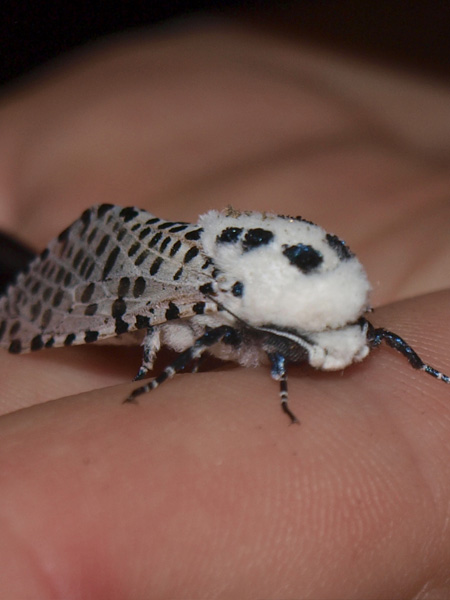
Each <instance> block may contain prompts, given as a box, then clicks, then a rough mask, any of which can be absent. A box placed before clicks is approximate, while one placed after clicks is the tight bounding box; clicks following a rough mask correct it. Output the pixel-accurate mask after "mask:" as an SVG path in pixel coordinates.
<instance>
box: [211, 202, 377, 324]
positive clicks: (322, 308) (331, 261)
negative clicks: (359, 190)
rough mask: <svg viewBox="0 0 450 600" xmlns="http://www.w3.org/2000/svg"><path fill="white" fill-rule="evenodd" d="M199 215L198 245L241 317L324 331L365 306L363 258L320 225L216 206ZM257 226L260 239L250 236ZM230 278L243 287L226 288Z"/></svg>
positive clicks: (356, 314)
mask: <svg viewBox="0 0 450 600" xmlns="http://www.w3.org/2000/svg"><path fill="white" fill-rule="evenodd" d="M200 223H201V225H202V226H203V228H204V233H203V234H202V240H201V241H202V244H203V249H204V251H205V253H206V254H207V255H208V256H211V258H212V259H213V260H214V263H215V265H216V266H217V268H218V269H220V270H221V272H222V274H221V275H220V276H219V277H218V278H217V283H218V288H219V290H221V291H222V294H221V295H220V292H219V296H220V298H219V299H220V300H221V301H222V302H223V303H224V305H225V306H226V307H227V308H229V309H230V310H232V311H233V312H234V313H235V314H236V315H237V316H239V317H240V318H241V319H243V320H244V321H246V322H248V323H250V324H252V325H255V326H258V325H262V324H263V323H267V322H270V323H274V324H276V325H278V326H280V327H294V328H296V329H297V330H300V331H305V332H308V331H323V330H325V329H336V328H340V327H343V326H345V325H346V324H347V323H352V322H355V321H356V320H357V319H358V317H359V316H361V315H362V314H363V313H364V312H365V311H366V310H367V308H368V304H369V291H370V284H369V282H368V280H367V276H366V273H365V271H364V269H363V267H362V265H361V263H360V262H359V261H358V259H357V258H356V257H355V256H354V255H353V254H352V253H351V252H350V251H349V249H348V248H347V247H346V246H345V245H344V243H343V242H342V241H341V240H339V239H338V238H336V237H335V236H330V235H329V234H327V233H326V231H325V230H324V229H322V228H321V227H319V226H317V225H314V224H312V223H309V222H307V221H302V220H301V221H300V220H296V219H290V218H281V217H278V216H274V215H261V214H259V213H256V214H255V213H253V214H252V215H249V216H246V215H240V216H239V217H226V218H224V215H223V214H222V213H217V212H215V211H211V212H209V213H207V214H206V215H203V216H202V217H201V219H200ZM239 230H240V231H239ZM236 231H238V233H237V234H236ZM255 231H257V232H260V233H259V239H258V234H253V237H251V236H250V239H249V236H248V234H249V232H255ZM224 232H225V233H224ZM258 241H259V242H260V243H258ZM296 249H299V250H298V253H297V255H296V254H295V252H296ZM302 252H303V256H302V255H301V253H302ZM235 282H240V283H241V284H242V290H241V291H242V293H241V295H238V296H236V295H234V294H232V293H231V294H230V289H232V286H233V285H234V283H235Z"/></svg>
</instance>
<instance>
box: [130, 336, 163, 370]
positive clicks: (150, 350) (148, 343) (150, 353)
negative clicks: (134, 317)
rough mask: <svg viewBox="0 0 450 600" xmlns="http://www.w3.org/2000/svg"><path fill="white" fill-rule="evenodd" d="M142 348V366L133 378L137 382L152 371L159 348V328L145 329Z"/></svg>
mask: <svg viewBox="0 0 450 600" xmlns="http://www.w3.org/2000/svg"><path fill="white" fill-rule="evenodd" d="M142 347H143V354H142V364H141V366H140V367H139V371H138V372H137V374H136V376H135V377H134V378H133V381H137V380H139V379H142V378H143V377H145V376H146V375H147V373H148V372H149V371H150V369H152V367H153V363H154V361H155V358H156V355H157V354H158V351H159V349H160V347H161V338H160V331H159V328H157V327H149V328H148V329H147V334H146V336H145V338H144V343H143V344H142Z"/></svg>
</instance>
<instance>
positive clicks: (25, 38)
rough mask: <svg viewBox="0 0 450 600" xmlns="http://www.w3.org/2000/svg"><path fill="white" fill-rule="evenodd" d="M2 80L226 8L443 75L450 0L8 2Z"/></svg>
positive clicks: (278, 30) (232, 14)
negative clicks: (136, 32)
mask: <svg viewBox="0 0 450 600" xmlns="http://www.w3.org/2000/svg"><path fill="white" fill-rule="evenodd" d="M0 4H1V6H0V84H2V83H6V82H9V81H14V80H15V79H17V78H18V77H20V76H21V75H23V74H25V73H27V72H29V71H30V70H32V69H33V68H34V67H36V66H38V65H41V64H45V62H46V61H48V60H50V59H52V58H54V57H57V56H59V55H61V54H63V53H64V52H67V51H68V50H70V49H72V48H75V47H77V46H80V45H83V44H85V43H86V42H88V41H91V40H95V39H96V38H98V37H101V36H104V35H107V34H111V33H116V32H120V31H126V30H130V29H131V30H132V29H133V28H142V27H158V26H161V25H162V24H164V23H166V22H170V20H171V19H177V20H184V19H187V18H189V17H190V16H193V15H195V14H199V13H200V14H201V13H207V14H221V15H226V16H227V17H229V18H231V19H233V20H235V21H237V22H239V23H242V24H250V25H251V26H253V27H254V28H260V29H265V30H269V31H271V32H272V33H274V34H276V35H283V36H285V37H290V38H293V39H303V40H313V41H315V42H319V43H321V44H323V45H325V46H328V47H331V48H340V49H343V50H345V51H350V52H352V53H354V54H358V55H360V56H362V57H371V58H375V59H376V60H379V61H382V62H387V63H391V64H398V65H401V66H405V67H407V68H409V69H410V70H415V71H420V72H425V73H427V74H429V75H431V76H438V77H440V78H442V77H446V76H447V75H448V67H449V61H448V57H449V41H448V40H449V38H450V2H449V1H448V0H442V1H441V2H439V1H437V0H431V1H429V2H427V1H426V0H420V1H414V0H409V1H406V0H397V1H396V0H391V1H388V0H378V1H373V0H371V1H365V0H359V1H358V0H336V1H332V0H305V1H300V0H297V1H290V2H275V1H269V0H260V1H257V0H253V1H243V0H240V1H239V0H235V1H233V0H229V1H227V2H225V1H218V0H216V1H214V0H213V1H206V0H192V1H190V2H189V1H182V0H169V1H153V2H152V1H148V2H143V1H132V0H130V1H129V2H123V3H119V4H113V3H106V2H98V1H96V0H91V1H90V2H87V1H86V0H79V1H78V2H70V1H69V2H64V1H59V2H58V1H45V0H42V1H39V0H2V2H1V3H0Z"/></svg>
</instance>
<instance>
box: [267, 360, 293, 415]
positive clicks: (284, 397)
mask: <svg viewBox="0 0 450 600" xmlns="http://www.w3.org/2000/svg"><path fill="white" fill-rule="evenodd" d="M268 357H269V360H270V364H271V366H272V369H271V372H270V374H271V376H272V378H273V379H275V381H279V382H280V401H281V408H282V410H283V411H284V412H285V413H286V414H287V415H288V417H289V418H290V419H291V423H300V421H299V420H298V419H297V417H296V416H295V415H294V413H293V412H292V411H291V409H290V408H289V405H288V387H287V373H286V359H285V358H284V356H283V355H282V354H279V353H278V352H274V353H269V354H268Z"/></svg>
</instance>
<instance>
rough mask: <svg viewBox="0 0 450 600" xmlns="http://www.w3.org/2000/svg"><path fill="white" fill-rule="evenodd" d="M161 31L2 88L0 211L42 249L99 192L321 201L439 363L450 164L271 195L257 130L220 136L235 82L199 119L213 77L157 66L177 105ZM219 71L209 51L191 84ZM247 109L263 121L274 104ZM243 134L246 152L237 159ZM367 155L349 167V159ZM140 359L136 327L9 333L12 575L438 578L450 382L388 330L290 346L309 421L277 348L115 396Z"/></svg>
mask: <svg viewBox="0 0 450 600" xmlns="http://www.w3.org/2000/svg"><path fill="white" fill-rule="evenodd" d="M185 43H186V42H185V40H184V39H183V37H182V36H181V38H180V39H178V40H177V39H176V38H175V41H172V45H171V51H172V52H175V51H177V50H179V51H180V52H181V54H182V55H183V56H186V54H189V52H187V51H186V52H184V54H183V48H184V46H183V45H184V44H185ZM152 44H153V46H152ZM177 44H178V46H177ZM161 45H162V46H163V47H162V50H161ZM155 49H156V50H155ZM155 52H156V54H157V53H158V52H161V53H162V54H161V55H162V56H163V57H164V56H166V55H165V54H164V52H165V50H164V44H162V42H160V41H153V42H152V43H148V42H147V43H143V42H138V41H137V42H136V45H135V46H133V45H132V46H130V47H121V46H120V45H118V46H116V47H114V46H112V47H110V48H107V49H105V50H104V51H103V52H100V53H99V54H96V53H95V52H92V53H91V55H87V56H85V58H84V59H83V60H80V62H78V63H74V64H71V65H64V66H63V68H62V70H61V71H59V72H57V73H51V74H49V75H48V76H46V77H44V76H42V77H41V78H39V79H37V80H36V81H35V83H34V85H28V86H27V87H24V88H23V90H21V91H20V92H17V93H14V92H11V94H10V95H9V96H7V97H5V98H4V102H3V104H2V106H1V107H0V129H1V130H2V131H4V132H5V133H4V135H2V139H1V140H0V158H1V160H0V165H1V167H0V169H1V171H0V182H1V188H2V195H1V197H2V200H1V204H0V211H1V218H2V225H3V227H4V228H9V230H10V231H12V232H15V233H16V234H17V235H20V236H21V237H22V239H24V240H26V241H27V242H28V243H29V244H32V245H34V246H35V247H36V248H42V247H43V246H44V245H45V243H46V242H47V241H48V240H49V239H50V238H51V237H53V236H54V235H56V234H57V233H58V232H59V231H60V230H61V229H62V228H64V227H65V226H66V225H67V224H68V223H70V222H71V221H72V220H74V219H75V218H77V217H78V216H79V214H80V213H81V212H82V210H83V209H84V208H86V207H87V206H89V205H91V204H94V203H97V202H111V203H115V204H120V205H123V206H127V205H132V204H136V205H138V206H141V207H142V208H146V209H147V210H150V211H152V212H154V213H155V214H157V215H159V216H162V217H165V218H176V219H182V220H195V219H196V218H197V215H198V214H199V213H201V212H203V211H205V210H208V209H210V208H221V207H222V206H225V205H226V204H227V203H232V204H236V205H238V204H239V207H241V208H248V209H255V210H256V209H258V210H276V211H277V212H282V213H287V214H289V213H292V214H299V213H300V214H302V215H303V216H305V217H306V218H310V219H312V220H319V217H320V216H321V215H322V216H323V215H327V214H328V215H330V214H331V215H332V216H330V217H329V221H328V222H325V223H324V222H323V219H322V221H321V224H322V225H324V226H325V227H326V228H327V229H332V230H333V231H334V232H336V233H338V234H340V235H342V236H343V237H345V239H346V241H347V242H348V243H349V245H350V246H351V248H352V249H354V250H355V251H356V252H357V253H358V256H359V257H360V259H361V260H362V262H363V263H364V264H365V265H366V266H367V268H368V271H369V276H370V278H371V280H372V281H373V283H374V285H375V291H374V295H373V302H374V305H375V306H376V307H377V310H376V312H375V313H374V314H373V315H370V316H369V318H370V320H371V321H372V322H373V323H374V325H376V326H383V327H386V328H389V329H392V330H394V331H396V332H397V333H399V334H400V335H401V336H402V337H404V338H405V339H406V340H408V342H409V343H410V344H411V345H412V346H413V347H414V348H415V349H416V350H417V352H418V353H419V354H420V356H421V357H422V358H423V359H424V360H426V361H427V362H429V363H430V364H432V365H433V366H435V367H437V368H439V369H442V370H443V371H444V372H447V374H448V372H449V371H450V362H449V358H448V357H449V356H450V328H449V308H448V307H449V305H450V304H449V303H450V292H449V291H448V290H447V291H445V290H443V291H437V292H435V293H432V294H426V292H428V291H434V290H438V289H439V288H441V287H442V288H444V287H445V284H447V285H448V281H447V282H446V281H444V282H443V280H442V279H441V277H442V275H441V273H442V272H447V263H446V261H447V260H448V259H447V257H448V255H449V251H450V247H449V244H450V242H449V241H448V223H449V217H450V215H449V212H450V211H449V206H448V202H447V204H445V203H444V200H443V198H444V197H445V193H444V192H445V190H446V189H447V190H448V180H447V182H446V181H445V180H444V179H443V178H442V177H441V176H440V175H437V174H434V173H433V171H432V169H430V171H429V173H428V174H427V176H426V177H425V175H424V176H422V177H421V179H420V186H419V184H417V182H416V181H415V180H414V175H413V174H412V172H413V170H414V169H411V182H412V183H411V185H410V186H408V185H405V186H404V187H399V188H398V189H396V190H394V191H393V192H391V195H390V197H389V201H386V202H381V201H380V202H379V204H378V206H377V210H376V211H374V210H373V206H370V219H367V211H366V210H365V207H364V204H363V200H361V199H360V196H357V197H352V196H351V194H350V192H349V193H348V194H347V195H344V196H343V197H341V198H339V210H337V208H336V202H335V201H334V200H333V198H332V194H331V193H330V195H329V196H327V195H326V194H325V197H324V200H323V204H321V205H320V206H319V207H317V200H316V199H315V198H314V197H311V196H310V197H306V198H305V200H303V199H301V200H299V198H298V196H297V195H295V194H294V193H293V191H292V190H294V188H295V187H296V185H297V184H298V182H297V181H296V180H295V177H296V176H295V173H294V171H295V170H290V171H289V169H287V170H288V171H289V173H290V177H291V179H292V181H291V183H289V181H288V183H287V184H286V185H285V189H284V195H283V194H280V189H279V179H278V177H277V175H276V170H277V169H280V164H277V165H276V167H275V166H274V167H273V169H271V166H270V162H269V164H268V165H267V164H265V165H264V167H263V169H262V171H261V174H259V173H258V169H257V168H256V175H255V171H254V170H252V169H254V168H255V164H256V165H258V161H259V160H260V158H258V156H259V155H257V153H256V150H255V151H253V150H252V148H251V147H250V148H248V147H245V148H241V144H239V143H238V142H237V141H236V140H239V137H240V135H241V132H240V131H236V133H235V134H234V133H233V132H232V133H230V134H229V136H228V137H226V135H225V133H226V130H227V128H228V124H227V122H226V116H227V114H226V110H227V107H228V106H229V105H232V103H233V101H234V95H236V96H238V91H237V90H238V89H239V81H237V83H236V88H233V86H232V85H228V87H227V88H226V89H225V88H224V89H223V90H221V94H220V95H218V98H221V102H222V103H223V104H222V105H220V103H219V101H218V103H217V105H214V104H213V105H212V106H209V110H210V111H211V114H203V113H201V114H200V115H197V117H198V119H199V123H201V124H203V128H200V133H199V134H198V135H196V136H192V135H191V133H192V131H197V129H198V125H196V127H194V126H192V127H191V126H190V122H189V119H193V116H194V113H195V109H196V103H197V102H199V103H200V104H201V98H200V95H202V94H203V93H204V90H200V89H199V90H198V91H197V93H198V94H199V98H197V97H196V91H195V90H194V91H192V90H190V91H186V89H185V87H184V86H183V85H181V84H180V83H179V82H180V79H179V77H178V76H177V75H176V73H170V70H169V74H167V73H166V71H165V70H164V69H161V72H159V71H158V73H159V76H160V77H161V78H162V80H163V83H162V84H161V85H160V87H162V88H163V91H164V85H166V86H167V88H168V89H169V88H170V89H169V91H167V94H168V96H167V97H168V98H170V101H171V102H172V105H169V106H167V98H165V97H164V94H163V93H162V92H158V93H159V95H158V94H156V92H154V88H153V87H152V86H154V85H155V80H154V79H151V78H150V76H148V78H146V70H145V68H143V67H142V62H144V63H145V62H146V61H148V62H149V64H150V66H151V61H152V60H153V57H154V56H155ZM169 58H170V57H169ZM169 58H168V59H167V60H168V61H169V62H170V60H169ZM118 65H119V66H118ZM202 68H203V71H202ZM209 75H210V73H209V71H208V65H206V66H205V65H203V66H202V67H199V73H197V78H198V81H200V83H201V82H202V81H204V82H206V81H208V77H209ZM152 77H156V76H155V75H153V76H152ZM202 78H204V79H203V80H202ZM158 81H159V80H158ZM164 82H165V83H164ZM168 82H169V83H168ZM169 84H170V85H169ZM177 85H179V86H180V87H179V88H177ZM205 85H206V83H205ZM111 86H118V89H119V90H120V93H117V94H116V95H113V96H111V93H110V90H111ZM114 89H115V88H114ZM158 89H159V88H158ZM227 94H228V97H227ZM223 95H225V97H223ZM269 104H270V103H269ZM149 105H150V106H151V110H149ZM155 110H156V111H158V110H159V111H160V113H158V115H159V117H158V118H159V119H162V120H164V119H165V118H166V119H167V120H166V121H164V123H163V125H164V126H160V127H159V123H160V121H159V120H157V119H156V117H155ZM165 110H166V111H167V112H168V116H167V115H166V113H165V112H164V111H165ZM199 110H200V109H199ZM246 110H248V111H249V113H250V112H251V110H252V107H251V106H247V105H246V104H245V102H244V103H243V105H242V111H243V112H245V111H246ZM200 112H201V111H200ZM175 114H176V117H175V116H174V115H175ZM161 115H162V116H161ZM164 115H166V116H164ZM254 118H256V119H260V121H261V127H264V126H265V123H266V119H267V116H266V115H264V114H261V115H257V116H256V117H254ZM183 119H184V121H183ZM180 123H187V124H186V127H185V128H184V129H183V128H181V130H182V131H181V133H180ZM221 123H223V128H222V129H221V128H220V124H221ZM217 124H219V125H217ZM158 127H159V128H158ZM171 127H172V129H171ZM216 127H218V129H220V131H221V132H222V133H223V134H224V135H225V138H226V139H225V141H223V148H225V149H223V150H220V144H219V143H218V141H217V139H216V136H217V132H216V130H215V128H216ZM149 130H151V131H152V132H154V136H153V138H152V139H151V140H149V136H148V135H147V133H146V132H147V131H149ZM143 132H144V133H143ZM190 136H191V137H190ZM233 136H234V137H233ZM266 137H267V139H266V140H265V143H266V146H267V148H270V142H271V140H270V132H269V133H268V134H267V136H266ZM233 144H235V145H236V149H237V150H236V151H237V152H238V151H239V149H241V151H242V152H244V151H245V152H246V154H245V156H243V157H242V164H243V165H244V166H243V167H242V171H241V172H238V173H236V170H233V169H230V166H229V164H230V163H229V161H230V158H229V154H228V153H227V151H226V148H227V145H228V146H230V147H233ZM277 144H279V139H277ZM218 146H219V150H217V147H218ZM212 149H214V152H213V150H212ZM252 152H253V154H252ZM335 152H336V153H338V152H339V151H338V150H336V151H335ZM161 153H163V154H164V156H163V158H161ZM196 153H197V154H196ZM330 153H331V154H332V153H333V149H331V150H330ZM230 154H231V152H230ZM143 156H144V157H145V159H143V158H142V157H143ZM139 157H141V158H140V159H139ZM163 159H164V160H163ZM233 160H234V161H236V162H235V163H233V164H234V165H236V164H237V165H239V156H236V155H235V152H234V150H233ZM252 160H253V162H252ZM227 161H228V162H227ZM287 162H289V160H287ZM155 164H156V165H157V168H155V169H153V165H155ZM248 164H250V165H252V166H251V168H249V169H247V166H246V165H248ZM162 165H164V169H165V170H164V169H163V170H161V169H162ZM353 167H354V165H352V163H351V161H349V163H348V164H347V163H345V162H344V163H343V165H342V166H340V167H339V168H340V169H343V170H345V169H347V170H348V173H347V175H348V177H349V178H351V177H352V173H353V172H352V168H353ZM234 168H235V169H236V167H234ZM336 168H337V167H336ZM153 170H154V171H155V173H149V171H152V172H153ZM306 172H307V170H306ZM227 173H228V174H229V175H227ZM271 173H273V174H274V175H273V177H271ZM335 175H336V174H333V173H332V172H331V173H329V174H328V177H330V178H333V176H335ZM344 175H345V173H344ZM381 176H382V173H381V174H376V177H381ZM227 177H228V181H229V178H230V177H231V179H232V180H233V183H232V184H230V183H224V181H226V180H227ZM326 177H327V175H323V178H324V179H326ZM263 178H264V182H263V183H264V193H263V198H262V200H261V189H262V188H261V187H260V185H259V184H260V182H261V180H262V179H263ZM216 180H217V181H216ZM283 181H285V179H283ZM333 185H334V184H333V182H331V183H330V189H331V188H332V187H333ZM355 185H356V188H355V189H357V185H358V182H356V184H355ZM227 186H229V187H228V188H227ZM446 186H447V187H446ZM223 188H226V189H225V191H224V192H222V194H220V192H218V191H217V190H220V189H223ZM418 188H420V189H418ZM350 189H351V187H349V190H350ZM411 189H413V190H414V191H413V192H411ZM196 192H197V193H196ZM225 192H226V193H225ZM211 197H213V198H214V202H211ZM271 197H272V198H276V201H273V200H272V205H271V204H270V202H271V200H270V198H271ZM196 198H198V199H196ZM244 198H245V202H244ZM327 202H329V210H328V211H327V210H326V203H327ZM373 202H375V200H373ZM368 204H370V202H369V203H368ZM355 205H357V206H359V208H357V209H355ZM430 207H431V210H430ZM367 210H369V207H368V208H367ZM402 213H403V214H405V215H407V216H406V217H405V218H399V214H400V215H401V214H402ZM349 215H351V217H350V216H349ZM412 215H415V216H416V218H412ZM420 215H422V217H423V218H422V219H421V218H419V217H420ZM352 242H354V243H352ZM418 244H420V246H421V247H420V248H418V247H417V246H418ZM398 248H400V249H401V251H402V260H395V257H396V256H397V255H398ZM377 257H381V260H377ZM427 261H428V262H427ZM427 265H432V270H431V271H432V274H431V275H430V269H429V268H427ZM439 266H440V267H441V268H439ZM441 284H442V285H441ZM414 291H416V292H417V295H413V293H412V292H414ZM422 294H426V295H422ZM405 296H409V299H407V300H404V301H401V302H395V303H394V301H395V300H398V299H399V298H402V297H405ZM381 304H384V305H385V306H383V307H381ZM378 306H380V308H378ZM139 360H140V351H139V348H133V349H131V350H130V349H126V348H123V347H117V348H105V347H94V346H89V347H73V348H61V349H55V350H49V351H42V352H39V353H36V354H33V355H23V356H13V355H9V354H7V353H6V352H2V356H1V362H0V370H1V381H2V395H1V403H0V407H1V411H2V413H3V417H2V418H1V419H0V439H1V443H0V473H1V482H0V489H1V493H0V522H1V530H2V535H1V536H0V564H1V565H2V568H1V570H0V597H2V598H10V599H16V598H17V599H21V600H22V599H24V598H33V599H37V598H39V599H40V598H42V599H50V598H64V599H69V598H83V599H88V598H96V599H99V598H105V599H106V598H107V599H108V600H110V599H114V598H146V599H147V598H158V599H159V598H270V599H276V598H280V599H281V598H283V599H286V598H302V599H303V598H311V599H330V600H334V599H340V598H345V599H353V598H355V599H361V598H431V597H432V598H433V599H440V598H446V597H448V595H449V594H450V584H449V580H448V565H449V561H450V530H449V527H448V523H449V517H450V466H449V465H450V386H448V385H445V384H443V383H442V382H439V381H436V380H434V379H432V378H431V377H430V376H428V375H426V374H424V373H419V372H416V371H414V370H413V369H411V367H410V366H409V365H408V364H407V362H406V360H405V359H404V358H403V357H402V356H400V355H399V354H397V353H395V352H394V351H393V350H392V349H388V348H386V347H385V346H383V347H382V348H380V349H378V350H376V351H374V352H373V353H372V354H371V355H370V356H369V357H368V358H367V359H366V360H365V361H364V362H363V363H361V364H358V365H353V366H352V367H350V368H348V369H347V370H345V371H344V372H343V373H341V372H337V373H319V372H315V371H313V370H312V369H310V368H308V367H293V368H291V369H290V371H289V392H290V406H291V408H292V409H293V410H294V412H295V413H296V415H297V416H298V417H299V419H300V421H301V425H300V426H298V425H289V420H288V419H287V417H286V415H284V414H283V413H282V412H281V410H280V408H279V406H278V395H277V394H278V386H277V384H276V383H275V382H273V381H272V380H271V379H270V375H269V370H268V368H263V367H261V368H258V369H255V370H250V369H247V370H245V369H240V368H236V369H233V370H230V369H223V370H218V371H213V372H208V373H198V374H195V375H180V376H178V377H176V378H175V379H174V380H173V381H171V382H169V383H166V384H165V385H163V386H161V388H159V389H158V390H156V391H154V392H153V393H152V394H151V395H149V396H146V397H142V398H141V399H140V402H139V405H138V406H133V405H123V404H122V400H123V399H124V398H125V397H126V396H127V395H128V394H129V392H130V391H131V389H133V386H136V384H131V383H129V381H130V380H131V378H132V376H133V375H134V373H135V372H136V371H137V368H138V366H139ZM48 400H51V402H48ZM17 409H23V410H17ZM433 594H434V595H433Z"/></svg>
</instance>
